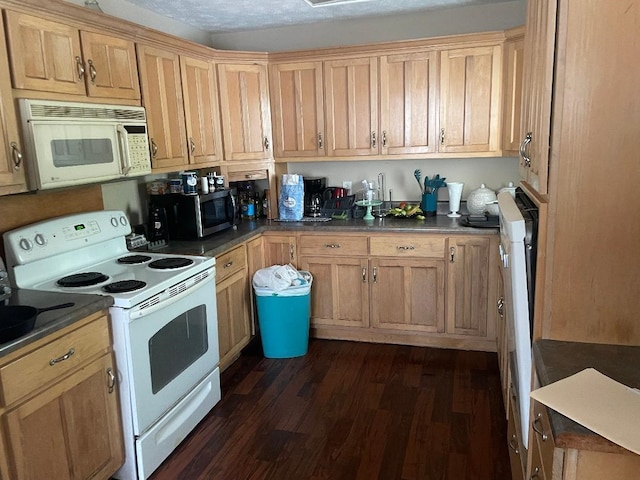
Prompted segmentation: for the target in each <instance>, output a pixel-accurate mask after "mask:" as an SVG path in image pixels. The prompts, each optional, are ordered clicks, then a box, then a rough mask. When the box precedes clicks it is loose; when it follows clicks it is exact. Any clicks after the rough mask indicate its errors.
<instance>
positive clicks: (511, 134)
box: [502, 27, 524, 156]
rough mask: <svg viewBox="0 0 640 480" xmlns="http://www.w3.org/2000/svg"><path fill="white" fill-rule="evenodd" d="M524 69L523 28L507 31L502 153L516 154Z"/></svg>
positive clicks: (503, 87) (518, 145) (518, 139)
mask: <svg viewBox="0 0 640 480" xmlns="http://www.w3.org/2000/svg"><path fill="white" fill-rule="evenodd" d="M523 70H524V28H523V27H519V28H517V29H513V30H511V31H509V32H508V35H507V40H506V42H505V45H504V67H503V71H504V77H503V83H502V92H503V108H502V153H503V155H513V156H517V155H518V150H519V148H520V142H521V141H522V135H521V132H520V121H521V117H522V81H523Z"/></svg>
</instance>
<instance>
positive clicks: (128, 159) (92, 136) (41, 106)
mask: <svg viewBox="0 0 640 480" xmlns="http://www.w3.org/2000/svg"><path fill="white" fill-rule="evenodd" d="M19 105H20V117H21V121H22V131H23V133H24V137H25V153H26V159H27V160H26V163H27V173H28V176H29V187H30V188H31V189H37V190H40V189H48V188H58V187H68V186H71V185H80V184H85V183H94V182H104V181H107V180H113V179H117V178H124V177H133V176H139V175H148V174H150V173H151V156H150V153H149V140H148V138H147V121H146V120H147V119H146V114H145V110H144V108H143V107H136V106H122V105H102V104H95V103H74V102H55V101H49V100H31V99H20V100H19Z"/></svg>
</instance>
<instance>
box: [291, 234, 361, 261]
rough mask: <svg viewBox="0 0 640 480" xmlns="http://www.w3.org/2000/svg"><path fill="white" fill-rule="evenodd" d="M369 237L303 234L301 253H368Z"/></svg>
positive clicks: (342, 254) (336, 254) (301, 237)
mask: <svg viewBox="0 0 640 480" xmlns="http://www.w3.org/2000/svg"><path fill="white" fill-rule="evenodd" d="M368 250H369V249H368V247H367V237H365V236H346V235H301V236H300V246H299V253H300V254H301V255H333V256H353V255H367V253H368Z"/></svg>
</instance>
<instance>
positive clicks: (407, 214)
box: [387, 202, 425, 220]
mask: <svg viewBox="0 0 640 480" xmlns="http://www.w3.org/2000/svg"><path fill="white" fill-rule="evenodd" d="M387 217H395V218H415V219H418V220H424V218H425V216H424V213H423V212H422V209H421V208H420V204H415V205H414V204H411V203H407V202H401V203H400V204H399V205H398V206H397V207H395V208H391V209H389V210H388V211H387Z"/></svg>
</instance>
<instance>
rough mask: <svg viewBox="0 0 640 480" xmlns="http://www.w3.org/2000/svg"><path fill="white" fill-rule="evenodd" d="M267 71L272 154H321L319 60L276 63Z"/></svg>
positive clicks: (320, 73)
mask: <svg viewBox="0 0 640 480" xmlns="http://www.w3.org/2000/svg"><path fill="white" fill-rule="evenodd" d="M269 73H270V76H269V85H270V87H271V109H272V117H273V133H274V144H275V156H276V157H321V156H324V155H325V154H326V142H325V134H324V96H323V75H322V62H320V61H318V62H300V63H276V64H273V65H271V66H270V69H269Z"/></svg>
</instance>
